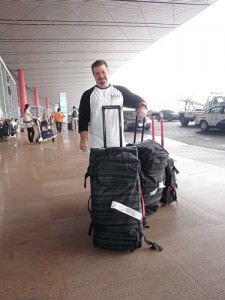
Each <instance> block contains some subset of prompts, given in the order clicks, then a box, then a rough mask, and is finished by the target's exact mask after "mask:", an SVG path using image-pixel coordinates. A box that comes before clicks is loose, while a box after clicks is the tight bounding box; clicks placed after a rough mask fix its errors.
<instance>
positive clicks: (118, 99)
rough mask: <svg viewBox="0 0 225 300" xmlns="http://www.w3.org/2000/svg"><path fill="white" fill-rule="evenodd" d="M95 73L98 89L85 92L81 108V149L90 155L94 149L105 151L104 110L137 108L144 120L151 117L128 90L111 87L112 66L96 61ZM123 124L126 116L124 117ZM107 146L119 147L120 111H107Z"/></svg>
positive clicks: (139, 100)
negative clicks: (89, 150)
mask: <svg viewBox="0 0 225 300" xmlns="http://www.w3.org/2000/svg"><path fill="white" fill-rule="evenodd" d="M91 69H92V73H93V76H94V78H95V81H96V85H95V86H94V87H92V88H90V89H89V90H87V91H85V92H84V93H83V95H82V97H81V100H80V107H79V133H80V149H81V150H82V151H87V150H88V149H89V148H90V147H92V148H100V147H103V129H102V106H104V105H120V106H121V107H129V108H135V109H136V112H137V115H138V116H139V117H141V118H143V117H145V116H146V114H147V105H146V102H145V101H144V100H143V99H142V98H141V97H140V96H138V95H135V94H133V93H132V92H131V91H129V90H128V89H127V88H125V87H123V86H118V85H111V84H110V83H109V73H108V65H107V62H106V61H104V60H97V61H95V62H94V63H93V64H92V66H91ZM122 120H123V116H122ZM106 122H107V124H106V136H107V146H108V147H115V146H119V121H118V113H117V111H116V110H107V111H106ZM122 138H123V145H125V141H124V136H123V137H122Z"/></svg>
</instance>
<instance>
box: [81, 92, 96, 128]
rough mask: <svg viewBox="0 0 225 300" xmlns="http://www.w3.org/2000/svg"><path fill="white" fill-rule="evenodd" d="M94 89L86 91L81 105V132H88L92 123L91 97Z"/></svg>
mask: <svg viewBox="0 0 225 300" xmlns="http://www.w3.org/2000/svg"><path fill="white" fill-rule="evenodd" d="M93 89H94V87H93V88H91V89H89V90H87V91H85V92H84V93H83V95H82V96H81V100H80V105H79V132H81V131H88V125H89V122H90V96H91V93H92V91H93Z"/></svg>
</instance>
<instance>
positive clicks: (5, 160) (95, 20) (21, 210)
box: [0, 0, 225, 300]
mask: <svg viewBox="0 0 225 300" xmlns="http://www.w3.org/2000/svg"><path fill="white" fill-rule="evenodd" d="M214 2H216V1H204V0H202V1H35V0H31V1H23V0H22V1H13V0H12V1H11V0H3V1H1V4H0V7H1V10H0V16H1V22H0V32H1V37H0V56H1V59H0V71H1V72H0V77H1V81H0V86H1V89H0V97H1V98H0V120H1V123H0V127H1V139H0V278H1V280H0V282H1V284H0V299H1V300H47V299H52V300H80V299H81V300H83V299H84V300H89V299H98V300H107V299H117V300H118V299H123V300H126V299H132V300H138V299H142V300H143V299H146V300H148V299H152V300H161V299H168V300H176V299H179V300H180V299H185V300H186V299H187V300H189V299H190V300H195V299H198V300H201V299H202V300H214V299H215V300H218V299H221V300H222V299H225V287H224V280H225V254H224V247H225V239H224V230H225V223H224V217H225V209H224V208H225V205H224V202H223V201H224V195H225V185H224V180H225V172H224V169H225V160H224V151H222V150H215V149H210V148H207V147H200V146H195V145H189V144H186V143H184V142H179V141H177V140H173V139H171V138H168V137H167V133H166V131H165V132H164V140H163V147H164V148H165V149H166V151H168V152H169V155H170V157H171V158H173V160H174V162H175V165H176V168H177V169H178V170H179V174H177V176H176V178H177V184H178V189H177V196H178V197H177V201H174V202H172V203H171V204H169V205H165V206H162V207H160V208H159V209H158V210H157V211H156V212H154V213H152V214H150V215H148V216H147V217H146V219H147V224H148V225H149V228H145V229H144V230H143V232H144V235H145V237H146V239H149V240H151V241H154V242H155V243H157V244H159V245H160V246H161V247H162V248H163V250H162V251H154V249H153V250H152V249H151V247H149V245H147V244H146V243H144V242H143V243H142V247H140V248H137V249H135V250H134V251H115V250H109V249H104V248H101V247H97V246H96V245H94V244H93V236H92V235H89V234H88V233H89V230H90V221H91V218H90V213H89V205H88V203H89V197H90V192H91V187H90V181H89V179H88V180H86V187H85V174H86V172H87V168H88V166H89V159H90V156H89V153H88V152H82V151H81V150H80V149H79V144H80V135H79V133H78V130H69V129H68V120H70V118H71V110H72V107H73V106H75V107H77V108H78V107H79V100H80V97H81V94H82V92H83V91H84V90H86V89H87V88H89V87H91V86H93V85H94V81H93V78H92V74H91V69H90V65H91V63H92V62H93V61H94V60H95V59H99V57H100V58H104V59H106V60H107V61H109V63H110V65H112V71H115V70H116V69H117V68H119V67H120V66H121V65H123V64H124V63H125V62H126V61H128V60H129V59H131V57H133V56H135V54H137V53H138V52H140V51H142V50H143V49H144V48H145V47H147V46H149V45H150V44H151V43H153V40H154V41H156V40H158V39H159V38H161V37H162V36H164V35H166V34H167V33H168V32H169V31H171V30H173V29H174V28H176V27H178V26H179V25H181V24H183V23H185V22H186V21H187V20H189V19H190V18H192V17H194V16H195V15H196V14H198V13H200V12H201V11H203V10H204V9H207V8H208V7H209V6H210V5H213V3H214ZM172 16H173V17H172ZM153 20H154V21H153ZM162 20H164V21H162ZM175 21H176V22H175ZM162 23H164V24H162ZM115 32H116V34H117V37H115V34H114V33H115ZM150 32H151V34H152V38H153V37H154V38H153V40H152V41H150V39H149V38H146V34H147V33H148V35H147V36H148V37H149V33H150ZM93 33H96V38H95V36H94V35H93ZM106 36H107V38H105V37H106ZM132 36H133V40H132ZM125 41H126V42H125ZM110 49H111V51H110ZM59 61H60V63H59ZM73 71H74V73H73ZM71 77H73V83H72V80H71V81H69V78H71ZM73 88H74V89H75V91H73ZM71 99H72V100H71ZM74 99H76V100H74ZM27 104H29V105H30V107H31V108H32V113H33V114H35V116H36V117H35V120H36V122H37V123H36V124H35V125H34V127H35V138H34V142H33V143H30V142H29V141H28V135H27V127H26V123H25V122H24V118H25V117H24V106H25V105H27ZM58 108H61V110H62V112H63V114H64V115H65V119H64V120H63V124H62V130H61V132H59V131H57V129H56V124H55V122H54V121H55V120H54V114H55V113H56V111H57V109H58ZM46 116H47V121H48V123H47V125H46V124H45V122H44V123H43V121H45V119H46ZM160 124H161V123H160V122H157V123H156V124H155V125H156V127H157V128H158V126H159V125H160ZM45 126H47V127H46V129H45V128H44V127H45ZM157 128H156V135H155V136H154V139H155V141H156V142H158V144H159V145H161V146H162V139H161V132H160V131H159V130H158V129H157ZM72 129H75V128H73V127H72ZM148 130H149V129H148ZM43 131H44V133H43ZM149 132H150V133H148V134H145V136H144V138H145V139H150V140H153V135H152V128H151V131H149ZM37 137H38V138H37ZM132 137H133V132H125V138H126V141H127V143H132ZM109 168H110V166H109ZM115 192H116V191H115ZM142 213H143V212H142Z"/></svg>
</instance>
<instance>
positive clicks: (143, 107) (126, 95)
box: [115, 85, 148, 118]
mask: <svg viewBox="0 0 225 300" xmlns="http://www.w3.org/2000/svg"><path fill="white" fill-rule="evenodd" d="M115 87H116V88H117V89H118V90H119V91H120V92H121V93H122V95H123V105H124V107H128V108H135V109H136V112H137V115H138V116H139V117H140V118H143V117H145V116H146V115H147V112H148V108H147V103H146V101H145V100H144V99H143V98H141V97H140V96H138V95H136V94H134V93H132V92H131V91H130V90H128V89H127V88H125V87H123V86H118V85H116V86H115Z"/></svg>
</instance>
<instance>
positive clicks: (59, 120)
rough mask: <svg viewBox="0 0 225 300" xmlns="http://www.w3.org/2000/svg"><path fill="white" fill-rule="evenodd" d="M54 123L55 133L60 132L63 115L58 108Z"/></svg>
mask: <svg viewBox="0 0 225 300" xmlns="http://www.w3.org/2000/svg"><path fill="white" fill-rule="evenodd" d="M55 122H56V129H57V131H58V132H62V122H63V114H62V112H61V109H60V108H58V109H57V112H56V113H55Z"/></svg>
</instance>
